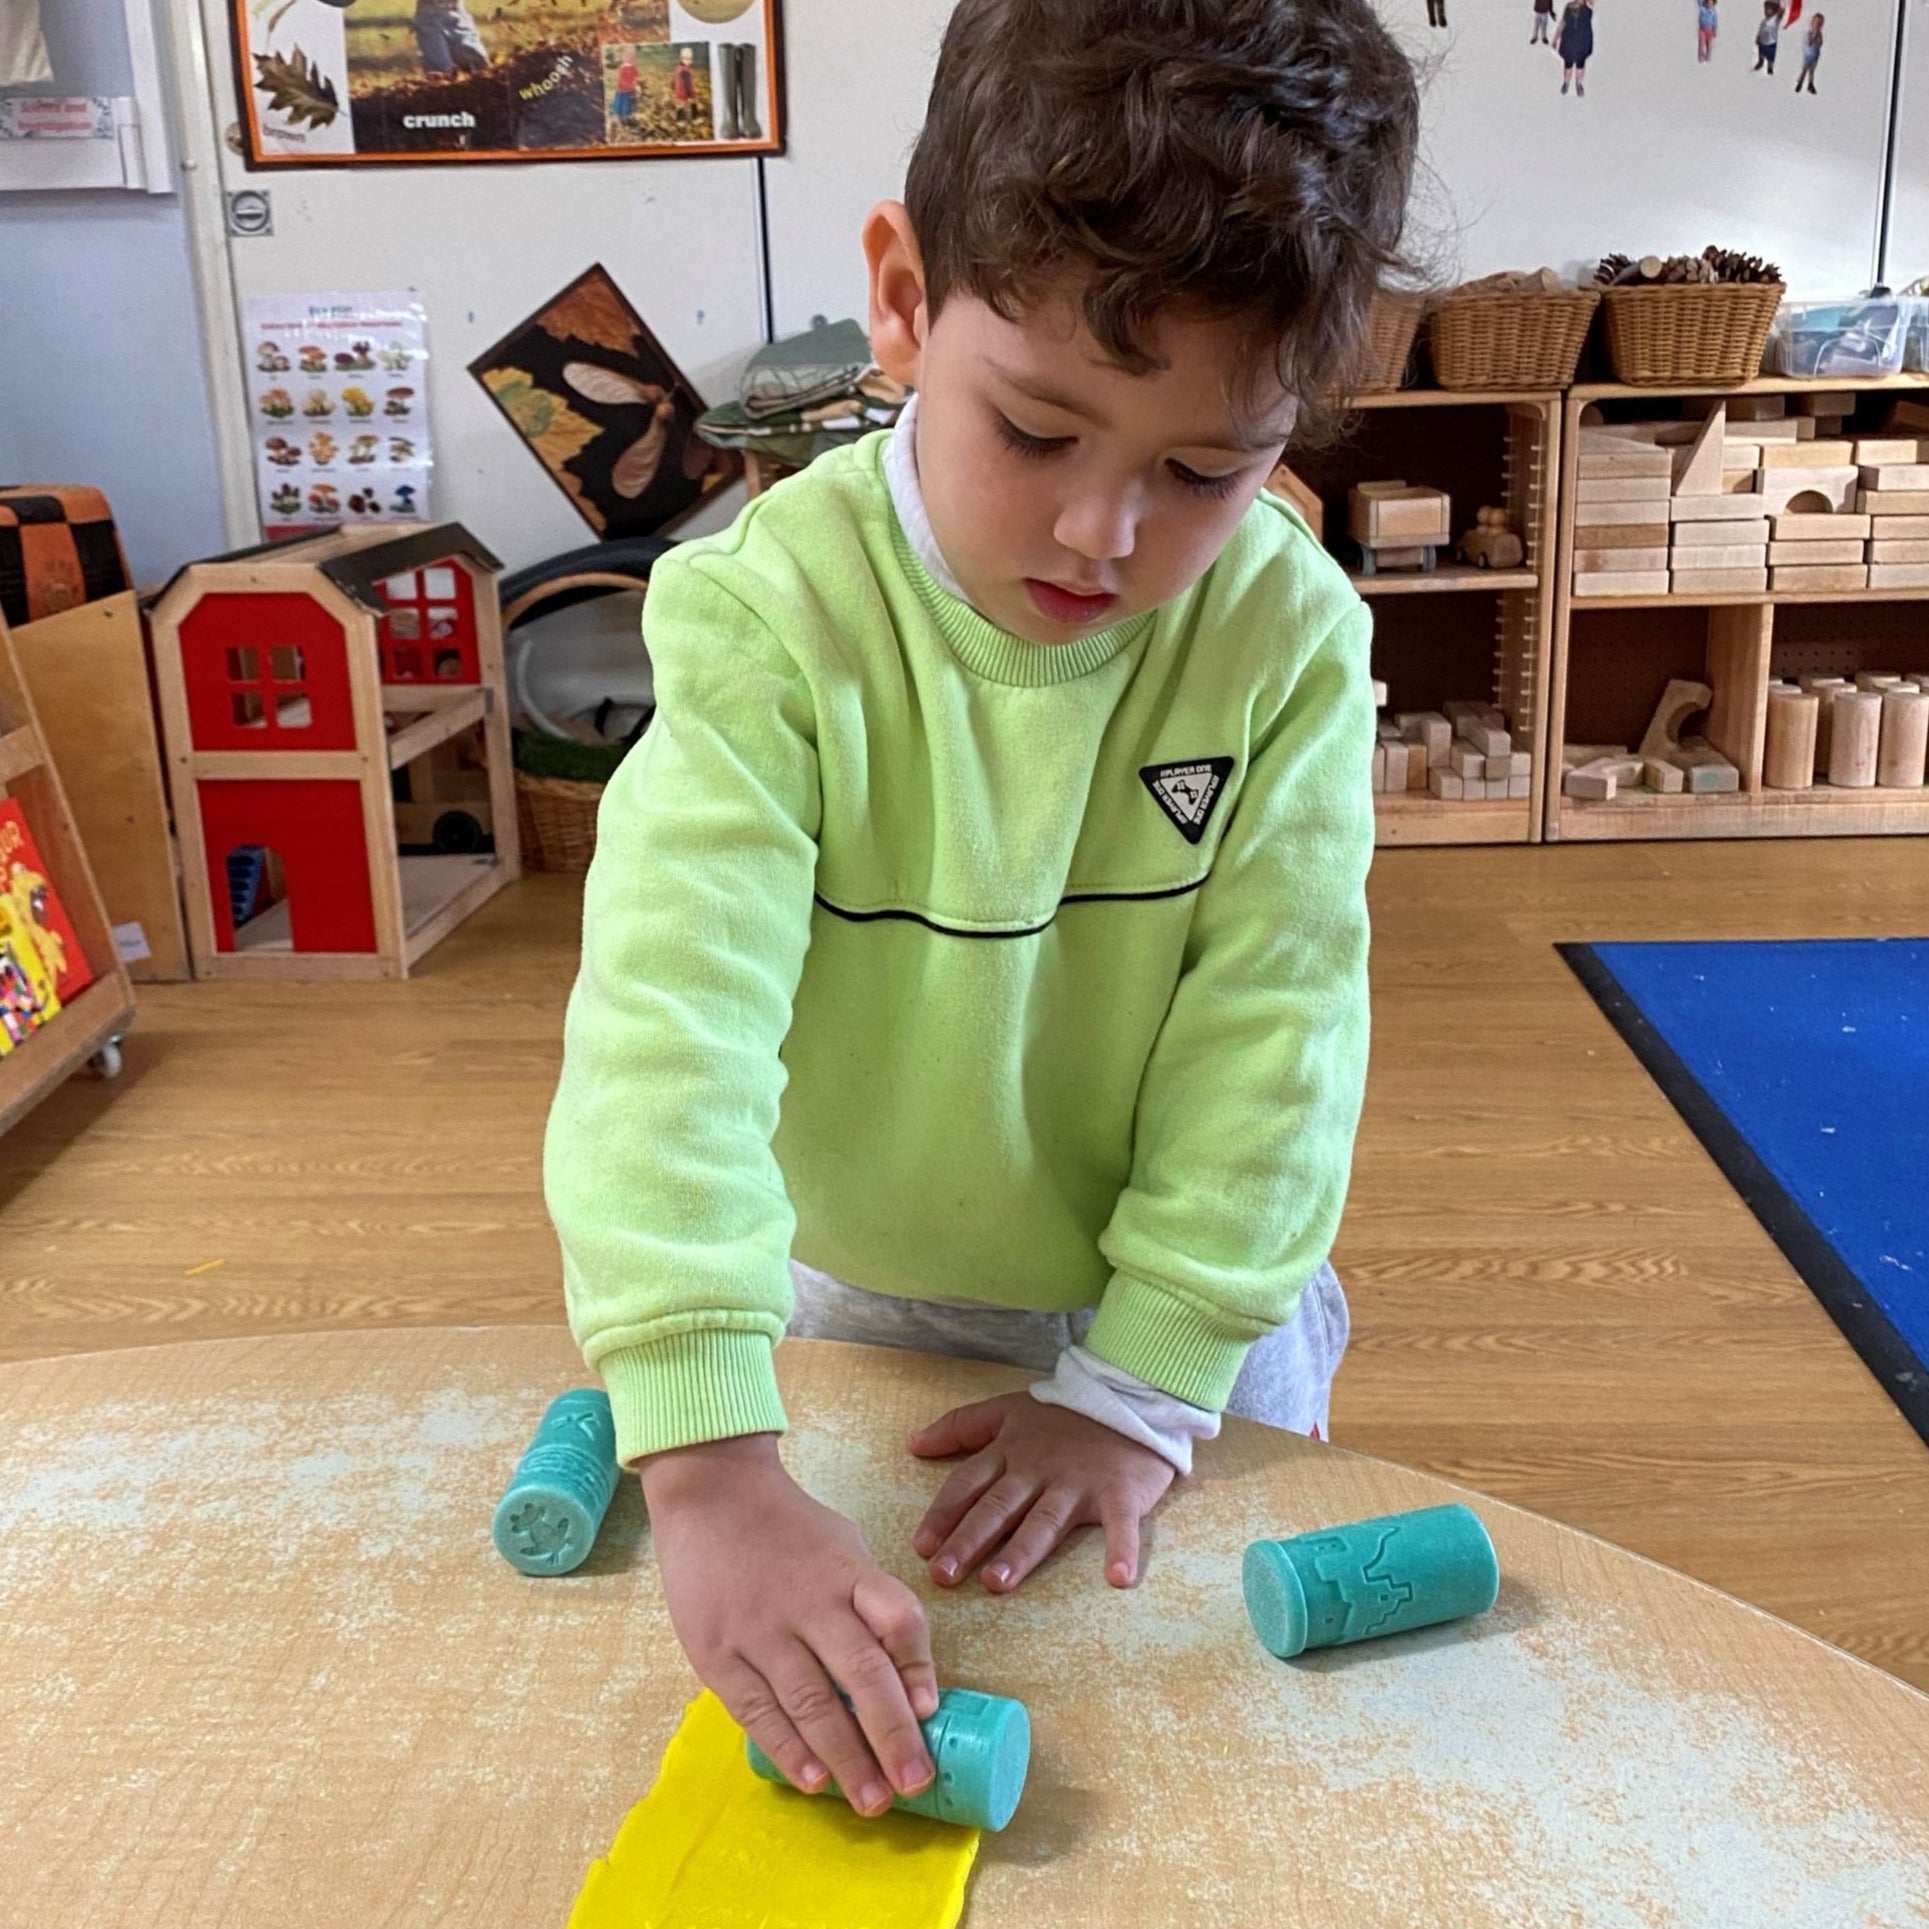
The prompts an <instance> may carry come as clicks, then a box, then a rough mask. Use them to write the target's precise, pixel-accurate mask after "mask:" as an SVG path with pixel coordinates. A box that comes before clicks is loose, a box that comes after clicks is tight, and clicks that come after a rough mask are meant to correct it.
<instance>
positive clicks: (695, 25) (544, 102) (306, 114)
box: [230, 0, 783, 167]
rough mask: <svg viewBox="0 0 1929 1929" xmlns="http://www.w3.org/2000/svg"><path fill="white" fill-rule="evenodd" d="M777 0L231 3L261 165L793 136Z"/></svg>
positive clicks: (491, 157) (673, 150)
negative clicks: (786, 111)
mask: <svg viewBox="0 0 1929 1929" xmlns="http://www.w3.org/2000/svg"><path fill="white" fill-rule="evenodd" d="M777 4H778V0H488V4H486V5H477V4H475V0H230V5H231V8H232V19H233V25H234V50H235V75H236V82H237V92H238V97H239V99H240V100H241V103H242V106H243V113H242V117H241V139H242V151H243V154H244V156H245V158H246V160H247V163H248V165H249V166H250V167H277V166H279V167H286V166H304V167H315V166H343V165H353V164H354V163H356V162H360V161H371V162H373V161H379V162H390V161H500V160H586V159H625V160H638V159H644V160H647V159H650V158H652V157H656V156H662V155H670V154H687V153H688V152H689V151H690V149H691V148H693V147H700V148H703V149H705V150H706V151H708V152H712V153H717V152H727V153H743V154H776V153H781V152H782V151H783V127H782V91H781V88H780V86H779V77H778V71H777V59H778V52H779V37H778V15H777Z"/></svg>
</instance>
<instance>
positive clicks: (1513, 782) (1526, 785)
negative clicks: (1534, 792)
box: [1507, 776, 1533, 798]
mask: <svg viewBox="0 0 1929 1929" xmlns="http://www.w3.org/2000/svg"><path fill="white" fill-rule="evenodd" d="M1532 781H1533V780H1532V778H1531V776H1529V777H1509V778H1508V779H1507V795H1508V796H1509V797H1511V798H1521V797H1526V796H1528V795H1529V794H1530V793H1531V786H1532Z"/></svg>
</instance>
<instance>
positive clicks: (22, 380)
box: [0, 0, 223, 582]
mask: <svg viewBox="0 0 1929 1929" xmlns="http://www.w3.org/2000/svg"><path fill="white" fill-rule="evenodd" d="M42 19H43V22H44V27H45V32H46V36H47V51H48V57H49V58H50V60H51V61H52V63H53V69H54V78H53V81H52V82H51V83H50V84H48V85H45V86H41V87H36V88H32V89H27V90H23V91H28V92H33V93H41V94H46V93H77V94H125V93H127V92H129V91H130V89H131V86H132V81H131V78H130V67H129V60H128V52H127V42H126V37H125V33H124V30H123V28H122V24H121V15H120V10H119V8H117V7H106V6H101V5H98V4H88V0H53V3H52V4H50V5H48V6H46V7H44V8H43V9H42ZM0 369H4V370H5V371H6V377H5V399H4V401H0V482H67V483H91V484H92V485H94V486H95V487H96V488H99V489H103V490H105V491H106V494H107V499H108V501H109V502H110V503H111V504H112V505H113V509H114V514H115V517H116V519H117V521H118V523H119V525H120V531H121V539H122V541H123V543H124V544H125V546H126V548H127V552H128V561H129V564H130V565H131V567H132V568H133V570H134V573H135V576H136V578H137V580H140V581H144V582H145V581H154V580H157V579H158V578H160V577H163V576H165V575H167V574H168V573H170V572H171V571H172V570H173V568H174V566H175V565H176V564H177V563H178V562H180V561H182V560H183V559H184V558H186V557H188V556H192V555H195V554H197V553H205V552H207V551H209V550H213V549H219V548H221V547H222V546H223V535H222V523H221V509H220V503H219V500H218V492H217V488H216V481H215V455H214V437H213V434H212V432H211V431H210V429H209V426H208V411H207V396H206V390H205V388H204V386H203V384H202V379H201V349H200V334H199V327H198V323H197V321H196V317H195V305H194V285H193V280H192V277H191V272H190V269H189V265H188V248H187V236H186V228H185V224H184V221H183V218H182V212H181V204H180V200H179V197H178V196H172V195H148V194H139V193H130V192H127V191H124V190H102V189H85V190H76V191H72V192H67V193H59V194H53V193H42V194H17V193H9V194H0Z"/></svg>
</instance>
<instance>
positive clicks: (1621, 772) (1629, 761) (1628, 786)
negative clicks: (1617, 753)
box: [1581, 757, 1647, 790]
mask: <svg viewBox="0 0 1929 1929" xmlns="http://www.w3.org/2000/svg"><path fill="white" fill-rule="evenodd" d="M1646 767H1647V759H1646V758H1645V757H1609V758H1607V759H1606V760H1605V761H1604V762H1602V763H1601V764H1598V765H1596V764H1583V765H1582V766H1581V768H1582V769H1583V770H1595V769H1600V770H1605V771H1606V772H1607V774H1608V775H1609V776H1610V777H1612V778H1613V779H1614V781H1615V782H1616V783H1617V784H1619V785H1620V786H1621V788H1622V789H1623V790H1632V789H1633V788H1634V786H1635V785H1636V784H1638V783H1639V782H1640V781H1641V773H1642V771H1643V770H1644V769H1645V768H1646Z"/></svg>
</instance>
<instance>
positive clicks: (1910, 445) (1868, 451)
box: [1855, 435, 1929, 465]
mask: <svg viewBox="0 0 1929 1929" xmlns="http://www.w3.org/2000/svg"><path fill="white" fill-rule="evenodd" d="M1926 455H1929V449H1925V448H1924V446H1923V444H1922V443H1921V442H1920V441H1919V440H1918V439H1917V438H1916V437H1915V436H1913V435H1865V436H1862V437H1860V438H1859V439H1858V440H1857V442H1856V445H1855V459H1856V461H1857V462H1859V463H1873V464H1877V465H1886V464H1888V463H1891V462H1921V461H1922V460H1923V459H1924V457H1925V456H1926Z"/></svg>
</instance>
